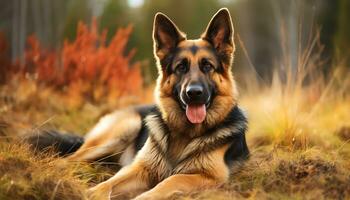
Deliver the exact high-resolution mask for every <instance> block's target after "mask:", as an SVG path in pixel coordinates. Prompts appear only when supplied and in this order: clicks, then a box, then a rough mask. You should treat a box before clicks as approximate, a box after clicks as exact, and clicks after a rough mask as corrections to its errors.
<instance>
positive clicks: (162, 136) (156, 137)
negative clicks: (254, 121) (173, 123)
mask: <svg viewBox="0 0 350 200" xmlns="http://www.w3.org/2000/svg"><path fill="white" fill-rule="evenodd" d="M146 126H147V128H148V130H149V139H150V140H151V142H152V143H153V144H154V146H155V148H156V150H157V151H159V153H161V154H162V155H164V156H165V157H166V155H168V150H169V144H170V142H171V141H170V134H176V133H174V131H173V132H171V131H170V130H169V128H168V126H167V124H166V123H165V121H164V120H163V119H162V116H161V113H160V112H154V113H152V114H150V115H149V116H147V118H146ZM246 129H247V119H246V117H245V115H244V114H243V112H242V111H241V109H240V108H238V107H237V106H235V107H234V108H233V109H232V110H231V111H230V113H229V114H228V116H227V117H226V119H225V120H224V121H223V122H222V123H220V124H218V125H216V126H215V127H213V128H211V129H208V130H207V131H206V132H205V133H204V134H202V135H200V136H198V137H195V138H192V139H191V140H190V142H189V143H188V144H187V145H186V147H185V148H184V150H183V151H182V154H181V156H180V157H179V158H178V159H177V160H176V163H174V164H176V165H177V164H180V163H181V162H183V161H185V160H186V159H188V158H191V157H193V156H196V155H199V154H201V153H207V152H210V151H213V150H215V149H217V148H218V147H220V146H222V145H225V144H230V143H232V141H233V140H234V139H235V138H236V137H238V136H241V134H244V133H245V130H246Z"/></svg>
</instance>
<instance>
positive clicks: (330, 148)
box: [0, 53, 350, 200]
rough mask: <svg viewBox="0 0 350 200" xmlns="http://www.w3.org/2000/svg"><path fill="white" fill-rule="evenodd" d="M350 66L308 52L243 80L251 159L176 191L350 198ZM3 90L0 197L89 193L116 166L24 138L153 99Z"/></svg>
mask: <svg viewBox="0 0 350 200" xmlns="http://www.w3.org/2000/svg"><path fill="white" fill-rule="evenodd" d="M303 55H305V54H303ZM286 66H287V68H286V69H291V68H290V67H288V64H287V65H286ZM348 69H349V68H348V66H343V65H342V63H341V62H339V63H337V64H333V68H332V69H330V70H328V71H327V73H321V71H322V69H320V68H319V66H318V65H317V62H314V61H313V60H312V58H308V57H307V53H306V57H305V58H304V57H301V59H300V62H298V67H297V68H296V71H295V73H294V74H293V72H292V71H290V70H285V71H284V72H283V73H284V74H285V76H283V77H284V78H280V77H281V76H278V74H279V73H281V71H279V70H278V68H277V69H276V73H275V75H274V76H273V77H274V78H273V80H272V81H271V84H261V83H259V81H258V79H257V78H247V79H246V80H247V82H248V84H246V85H248V86H249V87H244V88H240V98H239V103H240V105H241V106H242V107H243V108H244V109H245V110H246V112H247V114H248V119H249V131H248V133H247V138H248V145H249V147H250V151H251V157H250V159H249V160H248V161H247V162H246V163H245V164H244V167H242V168H241V169H239V170H238V171H236V172H235V173H234V175H233V177H232V180H231V181H230V183H229V184H226V185H224V186H221V187H219V188H215V189H211V190H206V191H204V192H197V191H193V193H191V194H185V195H179V196H176V197H174V198H176V199H177V198H179V199H245V198H248V199H350V76H349V75H350V73H349V70H348ZM322 74H326V75H322ZM236 76H237V77H238V76H240V74H236ZM254 76H255V75H254ZM239 79H242V78H239ZM0 97H1V104H0V137H1V143H0V199H3V200H7V199H8V200H10V199H11V200H12V199H86V198H87V197H86V195H85V191H86V189H87V188H88V187H89V186H92V185H94V184H96V183H97V182H100V181H102V180H104V179H106V178H108V177H110V176H111V175H112V174H113V173H114V171H115V170H114V168H113V167H112V168H110V167H106V166H101V165H99V164H98V163H92V164H88V163H67V162H64V161H63V159H62V158H59V157H57V156H55V154H54V152H52V151H50V150H48V151H47V152H44V153H42V154H34V153H33V152H32V151H31V150H30V149H29V147H28V145H26V144H25V143H24V142H23V141H22V138H23V137H24V136H25V135H26V134H28V133H33V132H34V133H35V132H37V131H39V130H41V129H58V130H63V131H67V132H74V133H77V134H81V135H83V134H84V133H86V132H87V131H88V130H89V128H91V127H92V126H93V124H94V123H96V122H97V120H98V118H99V117H100V116H101V115H103V114H105V113H106V112H109V111H111V110H113V109H115V108H118V107H124V106H127V105H131V104H138V103H145V102H147V103H148V102H152V87H150V88H148V89H145V92H143V93H141V94H140V96H139V97H123V98H121V99H119V100H118V101H117V103H115V104H106V105H99V106H96V105H92V104H89V103H84V102H80V103H78V105H79V106H76V105H77V103H76V102H75V101H76V99H74V98H70V97H69V96H65V95H62V94H60V93H57V92H55V91H53V90H52V89H50V88H47V87H44V86H38V85H37V84H36V83H35V82H34V81H32V80H30V79H24V80H23V79H15V78H14V79H12V80H11V81H10V82H9V83H8V84H6V85H3V86H1V88H0ZM140 99H142V100H140Z"/></svg>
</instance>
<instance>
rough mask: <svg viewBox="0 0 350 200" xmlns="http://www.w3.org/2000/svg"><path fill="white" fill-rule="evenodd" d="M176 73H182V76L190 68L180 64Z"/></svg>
mask: <svg viewBox="0 0 350 200" xmlns="http://www.w3.org/2000/svg"><path fill="white" fill-rule="evenodd" d="M175 70H176V72H178V73H180V74H184V73H186V72H187V70H188V67H187V65H186V63H180V64H179V65H177V66H176V69H175Z"/></svg>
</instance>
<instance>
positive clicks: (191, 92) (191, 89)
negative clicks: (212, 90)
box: [186, 84, 204, 99]
mask: <svg viewBox="0 0 350 200" xmlns="http://www.w3.org/2000/svg"><path fill="white" fill-rule="evenodd" d="M203 90H204V88H203V86H202V85H200V84H191V85H188V86H187V88H186V94H187V96H188V97H189V98H191V99H192V98H198V97H200V96H201V95H202V94H203Z"/></svg>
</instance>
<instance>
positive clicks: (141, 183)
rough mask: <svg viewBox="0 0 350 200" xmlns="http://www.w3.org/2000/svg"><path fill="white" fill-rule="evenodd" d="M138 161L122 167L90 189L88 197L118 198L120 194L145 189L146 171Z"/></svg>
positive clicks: (135, 192) (130, 194)
mask: <svg viewBox="0 0 350 200" xmlns="http://www.w3.org/2000/svg"><path fill="white" fill-rule="evenodd" d="M145 169H146V168H145V167H144V165H143V164H142V163H140V162H135V163H133V164H132V165H130V166H126V167H124V168H122V169H121V170H120V171H119V172H118V173H117V174H115V175H114V176H113V177H112V178H110V179H108V180H107V181H105V182H102V183H100V184H98V185H96V186H95V187H93V188H91V189H90V191H89V192H90V197H91V198H92V199H99V198H100V197H101V196H102V197H106V196H108V197H110V198H112V199H115V198H118V197H119V196H120V195H128V196H136V195H138V194H140V193H142V192H144V191H146V190H147V189H149V187H148V183H147V181H148V180H147V177H148V172H147V171H146V170H145Z"/></svg>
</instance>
